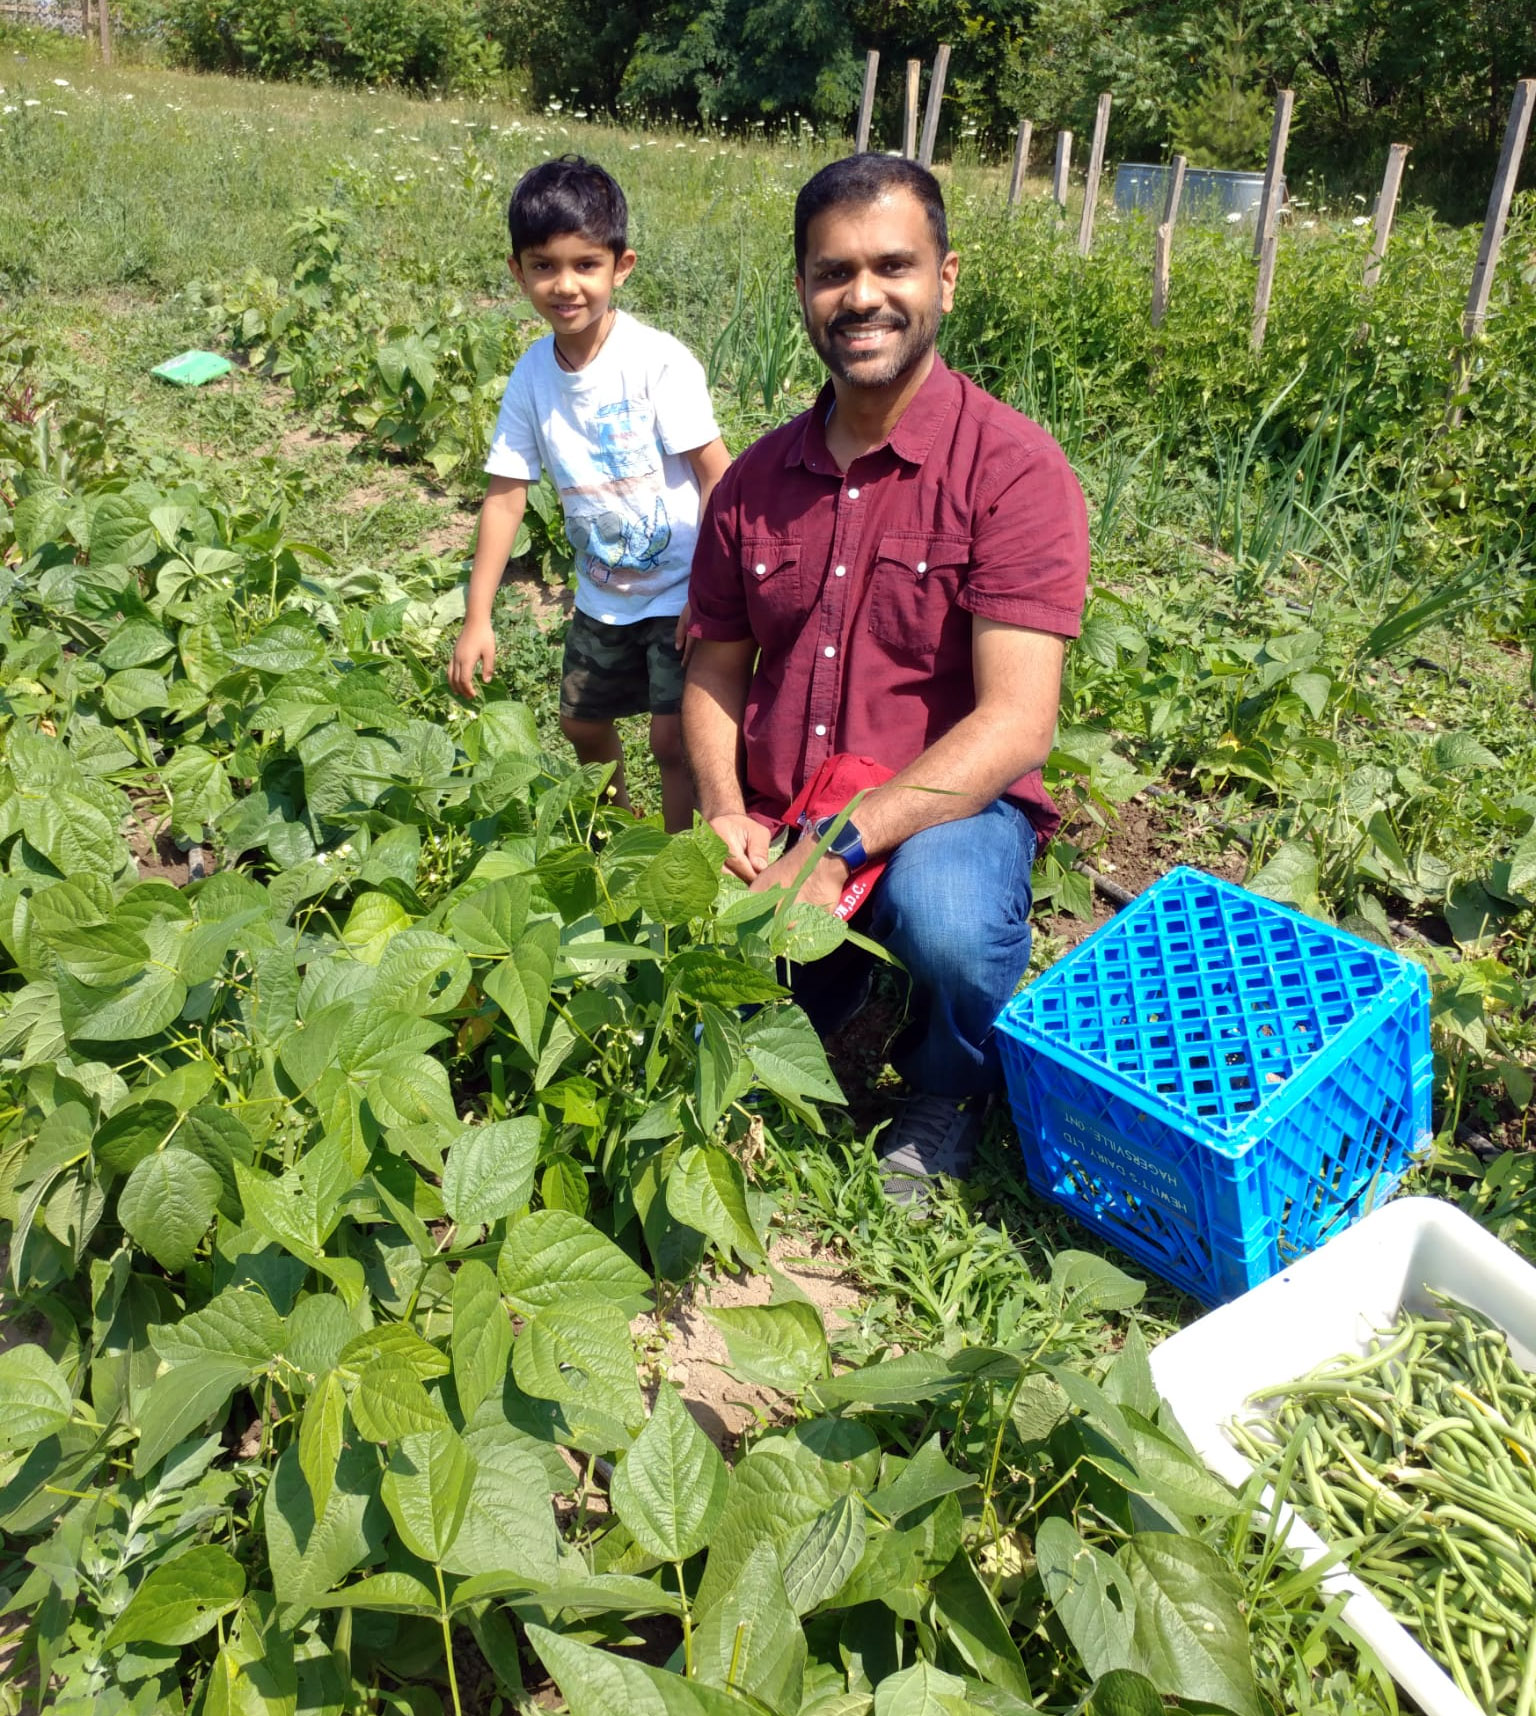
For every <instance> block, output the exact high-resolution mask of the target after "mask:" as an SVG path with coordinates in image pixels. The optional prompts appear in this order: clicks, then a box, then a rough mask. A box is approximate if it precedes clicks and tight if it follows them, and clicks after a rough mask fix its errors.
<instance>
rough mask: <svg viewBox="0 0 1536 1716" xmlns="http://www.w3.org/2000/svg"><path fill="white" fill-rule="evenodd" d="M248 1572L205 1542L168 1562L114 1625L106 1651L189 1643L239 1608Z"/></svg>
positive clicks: (104, 1644) (105, 1641) (105, 1642)
mask: <svg viewBox="0 0 1536 1716" xmlns="http://www.w3.org/2000/svg"><path fill="white" fill-rule="evenodd" d="M244 1595H245V1570H244V1568H242V1567H241V1565H240V1563H239V1562H238V1561H236V1560H235V1558H234V1556H232V1555H231V1554H230V1553H229V1551H228V1550H227V1549H220V1548H218V1547H216V1546H215V1545H214V1544H211V1543H206V1544H201V1545H199V1546H198V1547H197V1548H195V1549H188V1550H186V1551H185V1552H184V1553H183V1554H181V1555H178V1556H177V1557H176V1558H175V1559H174V1560H173V1561H163V1562H161V1564H160V1565H159V1566H158V1567H156V1568H155V1569H154V1570H153V1571H152V1572H151V1573H150V1574H149V1575H148V1576H147V1577H146V1578H145V1580H144V1583H143V1584H142V1585H140V1586H139V1588H138V1590H137V1591H135V1592H134V1594H133V1595H132V1597H130V1598H129V1599H128V1606H127V1608H125V1609H124V1610H123V1612H122V1613H121V1614H120V1615H119V1616H118V1617H117V1619H116V1620H115V1621H114V1622H113V1623H112V1625H111V1627H110V1629H109V1630H108V1632H107V1636H106V1638H105V1639H103V1640H102V1648H103V1649H104V1650H111V1649H113V1647H114V1646H116V1645H121V1644H130V1643H142V1644H161V1645H186V1644H191V1643H192V1641H193V1640H194V1639H200V1638H201V1637H202V1636H203V1634H204V1633H206V1632H207V1631H208V1630H209V1628H210V1627H212V1626H213V1625H214V1624H215V1623H216V1622H217V1621H218V1619H219V1617H220V1616H221V1615H227V1614H229V1612H230V1611H231V1610H232V1609H236V1608H238V1607H239V1605H240V1599H241V1598H242V1597H243V1596H244Z"/></svg>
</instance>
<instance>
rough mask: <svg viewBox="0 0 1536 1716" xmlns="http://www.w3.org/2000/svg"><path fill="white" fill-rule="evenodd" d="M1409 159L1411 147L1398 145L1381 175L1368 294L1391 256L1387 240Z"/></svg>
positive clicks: (1389, 153)
mask: <svg viewBox="0 0 1536 1716" xmlns="http://www.w3.org/2000/svg"><path fill="white" fill-rule="evenodd" d="M1407 160H1408V145H1407V144H1406V143H1394V144H1393V145H1392V147H1391V148H1390V149H1388V150H1387V170H1386V172H1385V173H1383V174H1382V176H1381V192H1380V194H1379V195H1378V196H1377V198H1376V236H1375V238H1374V239H1372V241H1371V255H1370V260H1369V261H1368V262H1367V263H1366V265H1365V279H1364V282H1363V284H1364V286H1365V289H1366V291H1367V292H1369V291H1370V290H1371V288H1372V287H1373V286H1375V284H1376V282H1377V280H1378V279H1380V277H1381V259H1382V257H1384V256H1385V255H1386V254H1387V240H1388V239H1389V238H1391V236H1392V219H1393V216H1394V215H1395V214H1396V213H1397V193H1398V191H1399V190H1400V189H1401V188H1402V183H1403V167H1404V166H1405V165H1406V163H1407Z"/></svg>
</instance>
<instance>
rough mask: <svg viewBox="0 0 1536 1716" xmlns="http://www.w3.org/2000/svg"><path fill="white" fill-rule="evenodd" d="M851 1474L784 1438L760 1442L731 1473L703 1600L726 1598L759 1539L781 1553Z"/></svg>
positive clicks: (702, 1588) (703, 1606) (701, 1604)
mask: <svg viewBox="0 0 1536 1716" xmlns="http://www.w3.org/2000/svg"><path fill="white" fill-rule="evenodd" d="M848 1484H849V1478H848V1474H847V1473H846V1472H843V1471H841V1470H839V1469H838V1468H836V1467H832V1466H829V1465H828V1464H827V1463H826V1462H825V1461H822V1460H820V1459H818V1458H817V1457H816V1455H815V1454H814V1453H812V1451H811V1450H810V1449H809V1448H805V1447H802V1446H801V1445H800V1444H798V1443H793V1442H790V1441H788V1440H786V1439H783V1438H774V1439H773V1440H771V1441H767V1442H759V1443H758V1444H757V1446H756V1447H754V1448H753V1450H752V1451H751V1453H749V1454H747V1455H746V1456H744V1457H743V1458H742V1459H741V1460H739V1461H738V1462H737V1464H736V1467H735V1469H734V1470H733V1471H732V1473H731V1483H730V1489H729V1491H728V1492H727V1494H726V1498H725V1512H724V1513H723V1514H722V1515H721V1517H720V1523H719V1525H718V1526H717V1527H716V1528H715V1532H714V1535H713V1538H712V1539H711V1542H710V1547H709V1560H708V1561H707V1562H706V1563H705V1567H704V1577H703V1579H702V1580H701V1581H700V1583H699V1591H698V1606H699V1608H700V1610H701V1611H702V1610H705V1609H708V1608H709V1607H710V1606H711V1605H712V1604H714V1603H717V1602H719V1601H721V1599H722V1598H723V1597H724V1596H725V1593H726V1592H727V1591H728V1590H729V1589H730V1587H731V1585H733V1584H734V1583H735V1581H736V1578H737V1576H738V1575H739V1574H740V1572H741V1569H742V1568H743V1567H744V1566H745V1565H746V1563H747V1561H748V1560H749V1559H750V1558H751V1555H752V1552H753V1550H754V1549H755V1548H756V1547H757V1545H758V1544H759V1543H760V1542H767V1543H771V1544H772V1545H773V1546H774V1548H775V1549H776V1550H778V1551H779V1552H780V1554H781V1558H782V1554H783V1552H784V1550H785V1548H786V1546H787V1545H788V1544H789V1543H790V1541H791V1540H792V1539H794V1538H798V1537H800V1536H801V1535H802V1534H803V1533H804V1532H805V1531H806V1530H807V1529H808V1528H809V1527H810V1526H811V1524H812V1523H813V1522H814V1521H815V1520H816V1519H818V1518H819V1517H820V1516H821V1515H822V1514H823V1513H824V1512H825V1511H826V1510H827V1509H828V1508H830V1507H831V1506H832V1504H833V1502H834V1501H836V1500H837V1498H838V1497H839V1496H840V1495H843V1494H846V1493H847V1489H848Z"/></svg>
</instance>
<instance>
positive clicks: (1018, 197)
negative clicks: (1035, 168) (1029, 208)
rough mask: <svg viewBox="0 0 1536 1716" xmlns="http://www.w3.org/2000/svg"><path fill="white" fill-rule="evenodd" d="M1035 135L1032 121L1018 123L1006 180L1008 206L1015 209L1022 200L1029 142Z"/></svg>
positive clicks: (1022, 120)
mask: <svg viewBox="0 0 1536 1716" xmlns="http://www.w3.org/2000/svg"><path fill="white" fill-rule="evenodd" d="M1034 134H1035V125H1034V121H1033V120H1032V119H1021V120H1020V121H1019V135H1018V136H1017V138H1015V140H1014V145H1013V172H1012V174H1011V175H1010V176H1009V179H1008V206H1009V208H1017V207H1018V205H1019V204H1020V203H1021V202H1022V201H1023V199H1024V175H1025V173H1026V172H1028V171H1029V140H1030V138H1031V137H1033V136H1034Z"/></svg>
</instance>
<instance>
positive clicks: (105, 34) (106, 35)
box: [96, 0, 112, 66]
mask: <svg viewBox="0 0 1536 1716" xmlns="http://www.w3.org/2000/svg"><path fill="white" fill-rule="evenodd" d="M96 16H97V18H98V19H99V20H100V23H101V63H102V64H103V65H104V66H109V65H111V64H112V7H111V4H110V0H96Z"/></svg>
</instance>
